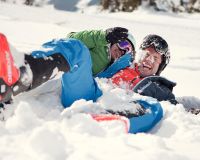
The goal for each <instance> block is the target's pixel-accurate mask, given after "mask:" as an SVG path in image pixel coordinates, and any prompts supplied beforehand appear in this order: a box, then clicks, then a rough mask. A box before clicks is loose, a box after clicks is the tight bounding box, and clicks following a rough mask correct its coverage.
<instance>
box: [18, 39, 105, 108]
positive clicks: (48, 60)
mask: <svg viewBox="0 0 200 160" xmlns="http://www.w3.org/2000/svg"><path fill="white" fill-rule="evenodd" d="M42 47H43V48H42V49H40V50H36V51H33V52H32V53H31V55H25V61H26V62H25V63H26V64H28V65H29V66H30V69H31V71H32V73H33V75H32V76H33V78H32V84H31V86H29V87H28V88H27V89H26V90H30V89H33V88H36V87H37V86H39V85H41V84H42V83H44V82H46V81H48V80H49V79H51V78H52V77H53V76H55V75H54V73H57V72H56V70H58V71H62V72H64V74H63V75H62V82H61V83H62V94H61V101H62V104H63V106H64V107H69V106H70V105H71V104H72V103H73V102H74V101H76V100H79V99H86V100H93V101H96V100H97V98H98V97H100V96H101V95H102V91H101V90H100V89H99V87H98V85H97V83H96V81H95V79H94V78H93V76H92V61H91V56H90V52H89V50H88V48H87V47H86V46H85V45H84V44H83V43H82V42H81V41H79V40H76V39H71V38H70V39H61V40H53V41H50V42H47V43H45V44H43V46H42ZM20 70H21V71H23V67H22V68H20Z"/></svg>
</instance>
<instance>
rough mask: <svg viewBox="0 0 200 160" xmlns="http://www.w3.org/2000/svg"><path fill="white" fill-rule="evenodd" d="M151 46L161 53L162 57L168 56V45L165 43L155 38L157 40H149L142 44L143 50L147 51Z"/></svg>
mask: <svg viewBox="0 0 200 160" xmlns="http://www.w3.org/2000/svg"><path fill="white" fill-rule="evenodd" d="M151 46H153V47H154V48H155V50H156V52H158V53H160V54H161V55H165V56H167V54H168V53H167V52H168V44H167V43H166V42H165V41H162V40H158V39H156V38H155V39H151V40H147V41H145V42H144V43H142V44H141V48H142V49H146V48H148V47H151Z"/></svg>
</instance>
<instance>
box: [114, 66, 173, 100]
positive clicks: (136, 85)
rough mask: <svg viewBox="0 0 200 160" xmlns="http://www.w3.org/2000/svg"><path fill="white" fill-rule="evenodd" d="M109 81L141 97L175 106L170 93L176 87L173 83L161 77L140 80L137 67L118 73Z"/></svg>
mask: <svg viewBox="0 0 200 160" xmlns="http://www.w3.org/2000/svg"><path fill="white" fill-rule="evenodd" d="M111 80H112V82H113V83H114V84H116V85H117V86H121V87H123V88H124V87H125V88H126V89H130V90H133V91H134V92H136V93H139V94H141V95H144V96H150V97H153V98H156V99H157V100H159V101H163V100H168V101H170V102H171V103H173V104H177V101H176V100H175V96H174V94H173V93H172V90H173V87H174V86H175V85H176V84H175V83H174V82H171V81H169V80H167V79H166V78H163V77H161V76H150V77H146V78H141V77H140V74H139V72H138V69H137V65H136V66H135V67H127V68H125V69H123V70H121V71H119V72H118V73H116V74H115V75H114V76H113V77H112V78H111Z"/></svg>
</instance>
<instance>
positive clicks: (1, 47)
mask: <svg viewBox="0 0 200 160" xmlns="http://www.w3.org/2000/svg"><path fill="white" fill-rule="evenodd" d="M0 78H2V79H3V80H4V82H5V83H6V84H7V85H9V86H12V85H13V84H15V83H16V81H17V80H18V79H19V71H18V69H17V67H16V66H15V65H14V60H13V57H12V54H11V52H10V48H9V45H8V41H7V39H6V36H4V35H3V34H2V33H0Z"/></svg>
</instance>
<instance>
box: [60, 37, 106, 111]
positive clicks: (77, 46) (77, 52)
mask: <svg viewBox="0 0 200 160" xmlns="http://www.w3.org/2000/svg"><path fill="white" fill-rule="evenodd" d="M62 47H64V48H67V50H66V52H63V56H64V57H66V59H67V61H68V63H69V65H70V71H69V72H67V73H64V74H63V76H62V97H61V99H62V104H63V106H64V107H69V106H70V105H71V104H72V103H73V102H74V101H75V100H79V99H86V100H93V101H96V100H97V98H99V97H100V96H101V95H102V91H101V90H100V89H99V87H98V85H97V83H96V81H95V79H94V78H93V76H92V60H91V56H90V52H89V50H88V48H87V47H86V46H85V45H84V44H83V43H82V42H81V41H78V40H75V39H68V40H65V41H63V42H62Z"/></svg>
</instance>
